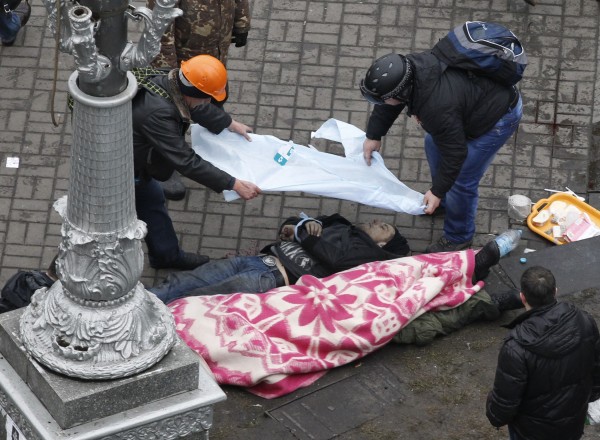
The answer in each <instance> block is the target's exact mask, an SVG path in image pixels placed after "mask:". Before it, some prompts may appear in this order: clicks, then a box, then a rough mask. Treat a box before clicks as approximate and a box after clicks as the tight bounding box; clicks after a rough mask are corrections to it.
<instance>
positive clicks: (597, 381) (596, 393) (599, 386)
mask: <svg viewBox="0 0 600 440" xmlns="http://www.w3.org/2000/svg"><path fill="white" fill-rule="evenodd" d="M588 319H589V320H590V323H591V326H592V328H593V334H594V336H595V338H596V343H595V348H594V369H593V371H592V379H593V385H592V394H591V396H590V402H594V401H596V400H598V399H600V336H599V334H598V326H597V325H596V321H595V320H594V318H592V317H591V316H588Z"/></svg>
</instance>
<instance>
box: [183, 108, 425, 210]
mask: <svg viewBox="0 0 600 440" xmlns="http://www.w3.org/2000/svg"><path fill="white" fill-rule="evenodd" d="M250 136H251V137H252V142H248V141H247V140H245V139H244V138H243V137H242V136H240V135H239V134H237V133H232V132H230V131H229V130H223V132H222V133H220V134H219V135H214V134H212V133H210V132H209V131H208V130H206V129H205V128H203V127H201V126H199V125H193V126H192V145H193V148H194V151H196V153H197V154H199V155H200V156H201V157H202V158H203V159H205V160H208V161H209V162H211V163H212V164H213V165H215V166H217V167H218V168H220V169H222V170H223V171H226V172H228V173H229V174H231V175H232V176H234V177H236V178H238V179H242V180H248V181H250V182H253V183H255V184H256V185H258V187H259V188H260V189H261V190H262V191H265V192H273V191H303V192H307V193H311V194H316V195H320V196H326V197H333V198H337V199H344V200H350V201H353V202H358V203H362V204H364V205H369V206H374V207H377V208H383V209H389V210H393V211H396V212H404V213H407V214H413V215H420V214H423V209H424V205H423V195H422V194H421V193H419V192H417V191H414V190H412V189H410V188H409V187H407V186H406V185H404V184H403V183H402V182H400V181H399V180H398V179H397V178H396V176H394V175H393V174H392V173H391V172H390V171H389V170H388V169H387V168H386V167H385V165H384V163H383V159H382V157H381V155H380V154H379V153H377V152H375V153H373V160H372V161H371V166H368V165H367V164H366V163H365V161H364V159H363V156H362V145H363V142H364V140H365V133H364V132H363V131H362V130H360V129H358V128H356V127H355V126H353V125H350V124H347V123H345V122H341V121H338V120H336V119H329V120H328V121H326V122H325V123H324V124H323V125H322V126H321V127H320V128H319V129H318V130H317V131H316V132H314V133H312V137H314V138H322V139H327V140H331V141H336V142H340V143H341V144H342V145H343V147H344V152H345V155H346V157H342V156H337V155H335V154H329V153H323V152H320V151H318V150H317V149H315V148H314V147H310V146H308V147H307V146H304V145H299V144H295V143H293V142H292V141H289V142H288V141H283V140H281V139H278V138H276V137H274V136H269V135H258V134H251V135H250ZM292 147H293V148H292ZM223 194H224V197H225V200H227V201H231V200H235V199H237V198H239V196H238V194H237V193H236V192H235V191H224V193H223Z"/></svg>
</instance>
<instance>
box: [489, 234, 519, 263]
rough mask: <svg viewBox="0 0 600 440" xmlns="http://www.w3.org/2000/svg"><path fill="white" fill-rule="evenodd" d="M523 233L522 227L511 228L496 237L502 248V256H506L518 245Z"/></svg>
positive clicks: (500, 248)
mask: <svg viewBox="0 0 600 440" xmlns="http://www.w3.org/2000/svg"><path fill="white" fill-rule="evenodd" d="M522 234H523V231H522V230H520V229H509V230H508V231H504V232H503V233H502V234H500V235H498V236H497V237H496V238H495V239H494V240H495V241H496V244H497V245H498V249H499V250H500V258H502V257H504V256H505V255H506V254H508V253H509V252H510V251H512V250H513V249H514V248H516V247H517V245H518V244H519V240H520V239H521V235H522Z"/></svg>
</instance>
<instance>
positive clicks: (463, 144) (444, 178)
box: [421, 109, 468, 198]
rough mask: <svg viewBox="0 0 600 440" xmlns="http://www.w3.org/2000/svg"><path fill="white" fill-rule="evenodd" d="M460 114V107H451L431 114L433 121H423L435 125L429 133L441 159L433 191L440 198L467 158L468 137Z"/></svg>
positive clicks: (429, 125)
mask: <svg viewBox="0 0 600 440" xmlns="http://www.w3.org/2000/svg"><path fill="white" fill-rule="evenodd" d="M460 114H461V112H460V109H450V110H447V111H440V113H436V114H431V115H430V118H431V119H433V121H428V120H426V119H425V118H423V120H422V121H421V123H422V125H423V126H424V127H435V128H434V130H431V131H429V134H430V135H431V137H432V138H433V141H434V142H435V145H436V146H437V147H438V151H439V153H440V156H441V161H440V164H439V168H438V169H437V172H435V173H434V174H435V177H434V178H433V182H432V187H431V192H432V193H433V194H434V195H436V196H437V197H439V198H442V197H444V196H445V195H446V193H447V192H448V191H450V188H451V187H452V185H454V181H455V180H456V178H457V177H458V174H459V173H460V170H461V168H462V165H463V163H464V161H465V160H466V158H467V153H468V148H467V138H466V136H465V131H464V121H462V119H461V118H460Z"/></svg>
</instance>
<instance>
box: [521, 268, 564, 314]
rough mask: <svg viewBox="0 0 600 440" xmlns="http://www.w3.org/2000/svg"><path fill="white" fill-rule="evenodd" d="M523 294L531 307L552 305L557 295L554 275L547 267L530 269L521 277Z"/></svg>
mask: <svg viewBox="0 0 600 440" xmlns="http://www.w3.org/2000/svg"><path fill="white" fill-rule="evenodd" d="M521 292H522V293H523V295H525V299H526V300H527V304H529V305H530V306H531V307H541V306H545V305H548V304H552V303H553V302H554V301H555V298H554V295H555V294H556V280H555V279H554V275H552V272H550V271H549V270H548V269H546V268H545V267H542V266H533V267H530V268H529V269H527V270H526V271H525V272H523V275H521Z"/></svg>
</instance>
